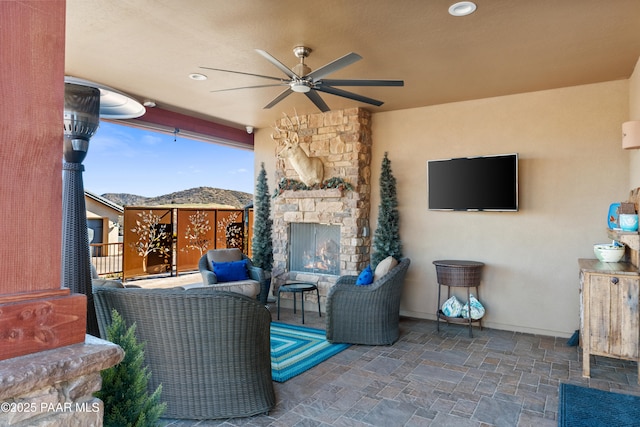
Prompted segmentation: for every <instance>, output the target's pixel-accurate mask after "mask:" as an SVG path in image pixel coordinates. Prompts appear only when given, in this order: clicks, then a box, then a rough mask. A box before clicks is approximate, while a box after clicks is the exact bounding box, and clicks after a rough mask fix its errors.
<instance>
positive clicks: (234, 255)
mask: <svg viewBox="0 0 640 427" xmlns="http://www.w3.org/2000/svg"><path fill="white" fill-rule="evenodd" d="M207 260H208V261H209V265H211V263H212V262H231V261H240V260H242V252H241V251H240V249H238V248H231V249H214V250H210V251H207Z"/></svg>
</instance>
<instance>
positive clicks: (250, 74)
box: [200, 67, 283, 82]
mask: <svg viewBox="0 0 640 427" xmlns="http://www.w3.org/2000/svg"><path fill="white" fill-rule="evenodd" d="M200 68H204V69H205V70H213V71H223V72H225V73H234V74H244V75H245V76H254V77H262V78H263V79H271V80H278V81H281V82H282V81H283V80H282V79H281V78H280V77H272V76H264V75H262V74H253V73H245V72H242V71H232V70H223V69H221V68H210V67H200Z"/></svg>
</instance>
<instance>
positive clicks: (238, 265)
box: [212, 259, 249, 282]
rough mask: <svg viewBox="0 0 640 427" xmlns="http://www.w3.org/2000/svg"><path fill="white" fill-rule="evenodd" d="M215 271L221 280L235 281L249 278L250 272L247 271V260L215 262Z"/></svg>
mask: <svg viewBox="0 0 640 427" xmlns="http://www.w3.org/2000/svg"><path fill="white" fill-rule="evenodd" d="M212 264H213V272H214V273H215V274H216V277H217V278H218V281H219V282H235V281H238V280H247V279H248V278H249V273H248V272H247V260H244V259H243V260H240V261H230V262H215V261H214V262H213V263H212Z"/></svg>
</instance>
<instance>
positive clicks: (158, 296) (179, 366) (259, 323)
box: [94, 287, 276, 419]
mask: <svg viewBox="0 0 640 427" xmlns="http://www.w3.org/2000/svg"><path fill="white" fill-rule="evenodd" d="M94 299H95V304H96V312H97V317H98V325H99V328H100V335H101V336H102V338H106V329H107V326H108V325H109V324H110V323H111V313H112V309H116V310H117V311H118V313H120V315H121V316H122V317H123V319H124V320H125V322H126V323H127V325H131V324H132V323H134V322H135V323H136V325H137V326H136V336H137V338H138V340H139V341H141V342H146V344H145V364H146V366H148V367H149V370H150V372H151V379H150V381H149V390H150V392H152V391H153V390H155V389H156V388H157V387H158V385H159V384H162V395H161V400H162V401H164V402H166V403H167V410H166V412H165V414H164V417H167V418H185V419H217V418H234V417H247V416H252V415H256V414H261V413H267V412H268V411H269V410H271V409H272V408H273V407H274V406H275V402H276V398H275V391H274V388H273V382H272V379H271V353H270V344H269V339H270V330H269V328H270V323H271V315H270V314H269V311H268V310H267V309H266V308H265V306H264V305H262V304H260V303H259V302H258V301H256V300H255V299H252V298H249V297H247V296H244V295H240V294H238V293H234V292H227V291H218V290H215V289H212V288H209V287H206V288H196V289H191V290H181V289H143V288H141V289H122V288H120V289H118V288H104V287H96V288H95V290H94Z"/></svg>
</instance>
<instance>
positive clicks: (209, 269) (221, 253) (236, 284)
mask: <svg viewBox="0 0 640 427" xmlns="http://www.w3.org/2000/svg"><path fill="white" fill-rule="evenodd" d="M234 261H244V262H245V265H246V270H247V277H245V279H243V280H236V281H234V280H231V281H222V280H220V278H218V276H217V275H216V273H215V272H214V269H213V263H214V262H215V263H223V262H224V263H226V262H234ZM198 270H199V271H200V274H201V275H202V283H203V284H204V285H208V286H212V287H215V288H216V289H220V290H225V291H230V292H237V293H240V294H243V295H246V296H248V297H251V298H255V297H256V296H258V295H260V301H261V302H262V303H263V304H266V303H267V294H268V293H269V281H268V280H267V276H266V274H265V272H264V271H263V270H262V269H261V268H258V267H255V266H254V265H252V264H251V260H250V259H249V258H248V257H247V256H246V255H245V254H243V253H242V252H241V251H240V249H237V248H231V249H212V250H209V251H207V253H206V254H204V255H202V257H200V261H199V262H198Z"/></svg>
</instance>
